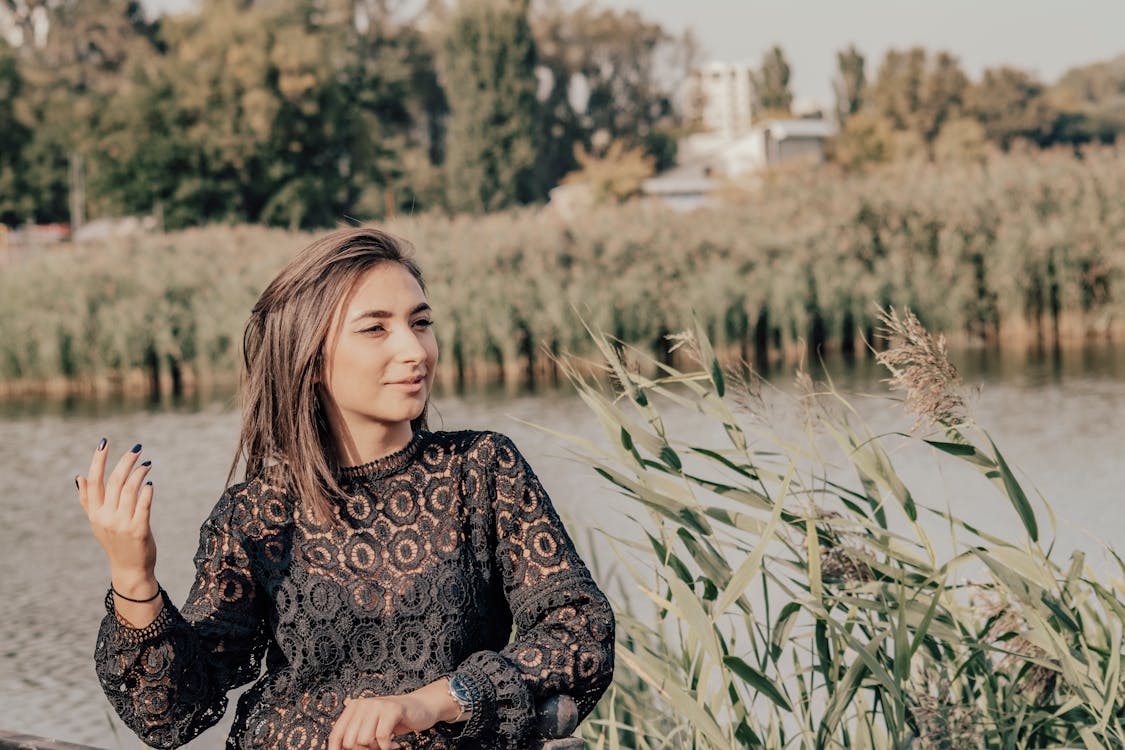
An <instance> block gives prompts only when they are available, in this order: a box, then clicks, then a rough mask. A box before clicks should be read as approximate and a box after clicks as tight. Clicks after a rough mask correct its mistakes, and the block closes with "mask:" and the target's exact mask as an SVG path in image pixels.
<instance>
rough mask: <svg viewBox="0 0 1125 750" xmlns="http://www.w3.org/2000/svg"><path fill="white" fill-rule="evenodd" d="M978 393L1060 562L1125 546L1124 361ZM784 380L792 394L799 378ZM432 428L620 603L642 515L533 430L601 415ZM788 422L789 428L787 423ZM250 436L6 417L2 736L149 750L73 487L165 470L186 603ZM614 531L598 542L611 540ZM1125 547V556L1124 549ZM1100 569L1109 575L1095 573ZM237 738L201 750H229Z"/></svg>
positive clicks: (591, 429) (585, 425) (951, 493)
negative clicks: (130, 461)
mask: <svg viewBox="0 0 1125 750" xmlns="http://www.w3.org/2000/svg"><path fill="white" fill-rule="evenodd" d="M955 361H956V362H957V364H958V366H959V367H960V368H961V369H962V372H963V373H964V376H965V380H966V382H968V383H969V384H970V385H974V386H979V392H977V393H976V395H974V396H972V398H971V400H970V403H971V406H972V408H973V411H974V413H975V415H976V417H977V419H978V421H979V422H980V423H981V424H983V425H985V426H986V427H987V428H988V429H989V431H990V434H991V435H992V436H993V438H994V439H995V440H996V442H997V444H998V445H999V446H1000V447H1001V448H1002V449H1003V451H1004V454H1005V457H1006V458H1007V459H1008V461H1009V463H1011V464H1012V465H1013V466H1015V467H1018V468H1019V469H1022V470H1023V471H1024V476H1025V477H1026V480H1027V483H1028V485H1029V487H1030V486H1034V487H1035V488H1037V489H1038V490H1039V491H1041V492H1042V494H1043V495H1044V496H1045V497H1047V498H1049V499H1050V501H1051V503H1052V505H1053V507H1054V509H1055V511H1056V513H1057V514H1058V516H1059V519H1060V529H1059V546H1060V547H1061V548H1062V551H1063V552H1065V551H1066V550H1067V549H1070V548H1073V547H1077V546H1088V544H1089V542H1088V539H1089V537H1090V536H1093V537H1096V538H1098V539H1101V540H1106V541H1108V542H1110V543H1115V542H1117V540H1119V539H1121V538H1122V535H1123V534H1125V510H1123V509H1122V501H1123V500H1125V492H1123V490H1122V489H1121V487H1122V480H1123V479H1125V471H1123V470H1122V468H1121V452H1122V446H1125V350H1123V349H1118V350H1116V351H1114V350H1110V349H1093V350H1081V351H1067V352H1061V353H1055V354H1052V355H1047V356H1039V357H1036V356H1032V355H1026V356H1024V355H1021V356H1014V355H1010V356H1004V357H1001V356H997V355H987V354H983V353H965V354H961V355H958V356H957V357H955ZM833 377H834V378H835V379H836V382H837V385H838V386H840V387H842V388H843V389H845V390H848V391H852V392H860V393H872V392H875V393H884V392H885V391H884V386H882V385H881V384H880V382H879V378H880V377H882V373H881V372H880V371H878V370H877V369H876V368H874V367H873V366H871V365H869V364H867V363H863V364H860V365H856V366H854V367H851V368H842V367H833ZM772 378H773V379H774V381H775V382H778V383H780V384H781V387H782V391H785V390H786V388H787V386H786V381H787V380H788V379H789V378H788V375H786V374H784V373H774V374H772ZM766 400H767V408H768V410H769V411H770V412H771V414H773V415H774V416H775V417H776V418H778V419H779V420H782V421H784V420H785V419H788V416H787V412H786V409H785V408H784V406H783V404H784V403H785V397H784V395H783V394H775V395H770V396H768V397H767V399H766ZM858 403H859V405H860V408H861V411H862V412H863V414H864V415H865V416H866V417H867V418H868V419H870V421H871V423H872V425H873V427H874V428H875V429H877V430H890V429H903V428H906V427H909V425H910V422H911V420H910V419H909V418H907V417H903V416H902V415H901V414H900V413H898V412H897V411H896V410H895V409H894V408H893V407H890V406H888V405H887V404H886V403H885V402H883V401H876V400H873V399H870V398H860V399H858ZM435 406H436V409H435V411H434V416H433V419H432V426H433V427H434V428H435V429H437V428H446V429H458V428H488V429H496V430H500V431H502V432H505V433H507V434H509V435H510V436H512V438H513V439H514V440H515V442H516V444H517V445H518V446H519V447H520V448H521V450H522V451H523V452H524V454H525V455H526V456H527V457H528V459H529V461H530V462H531V464H532V466H534V467H535V469H536V471H537V473H538V474H539V476H540V478H541V479H542V480H543V483H544V485H545V487H546V488H547V490H548V491H549V492H550V493H551V496H552V498H553V499H554V502H555V504H556V506H557V507H558V508H559V510H560V512H561V513H562V514H563V516H564V518H565V519H566V520H567V524H568V530H569V531H570V532H571V535H572V536H573V537H574V538H575V540H576V543H577V544H578V546H579V548H580V549H581V550H582V551H583V554H584V555H587V553H591V550H592V553H591V554H589V556H588V559H591V560H593V559H596V560H597V561H598V562H599V563H600V569H604V570H600V572H599V573H598V577H599V580H600V581H601V583H602V585H603V587H605V588H606V590H607V591H609V592H610V594H611V596H612V595H613V593H614V591H615V590H616V584H618V583H620V581H619V580H618V579H616V577H615V572H614V571H613V569H612V566H611V565H609V564H608V562H609V560H610V554H611V553H610V551H609V547H608V545H607V544H606V542H605V539H604V537H602V536H600V531H607V532H609V533H611V534H614V535H620V536H633V535H635V534H636V533H637V528H636V526H635V525H634V523H633V522H632V521H630V520H629V519H628V518H627V517H626V516H625V513H626V512H632V513H634V514H635V511H636V509H635V507H634V506H633V505H631V504H630V502H629V501H628V500H626V499H625V498H623V497H621V496H620V495H619V494H617V493H616V492H615V491H614V490H613V489H612V488H609V487H607V485H606V482H604V481H603V480H601V479H600V478H599V477H597V476H596V475H594V474H593V472H591V471H590V470H589V469H584V468H583V467H582V466H581V465H579V464H577V463H576V462H574V461H573V460H572V458H571V457H570V455H569V453H568V448H567V446H566V445H565V444H563V443H562V442H561V441H560V440H559V439H557V438H555V437H553V436H550V435H548V434H546V433H544V432H542V431H539V430H537V429H535V428H533V427H530V426H528V425H526V424H524V423H523V422H522V421H521V420H524V421H528V422H533V423H537V424H542V425H547V426H550V427H551V428H553V429H557V430H560V431H562V432H567V433H573V434H579V435H583V436H586V437H589V438H591V439H594V440H595V441H598V442H603V441H604V436H603V433H602V431H601V428H600V426H599V425H598V424H597V423H596V421H595V418H594V417H593V415H592V413H590V412H589V411H588V410H587V409H586V407H585V406H584V405H583V404H582V403H581V402H580V401H579V400H578V399H576V398H575V397H574V396H572V395H570V394H569V393H568V392H553V393H546V394H536V395H531V394H528V395H512V396H504V395H501V394H480V395H474V396H471V397H470V396H455V395H448V396H445V397H442V398H439V399H437V400H436V401H435ZM775 410H776V413H774V411H775ZM669 422H670V423H671V424H672V425H673V432H674V434H675V435H677V436H682V438H683V439H685V440H693V441H698V442H700V443H701V444H710V445H721V444H722V435H721V433H719V432H717V430H716V428H715V426H714V425H711V424H709V423H707V422H705V421H704V420H702V419H701V418H700V417H699V416H698V415H694V414H691V413H686V412H683V411H682V410H671V411H670V412H669ZM236 430H237V415H236V414H235V413H234V412H233V411H232V409H231V407H230V401H229V399H224V398H218V399H208V400H203V401H196V402H193V403H187V404H179V405H170V404H164V405H152V404H148V403H146V402H144V401H118V402H115V403H106V402H102V403H89V402H53V403H28V402H22V403H7V404H3V405H2V406H0V449H2V450H0V477H3V479H4V482H3V484H2V485H0V486H3V488H4V490H3V498H2V500H0V570H3V575H2V576H0V601H3V603H4V610H3V612H4V614H3V617H0V644H3V645H2V646H0V729H5V730H9V731H22V732H28V733H33V734H40V735H46V736H51V737H55V738H57V739H62V740H68V741H71V742H81V743H88V744H92V745H96V746H99V747H106V748H117V747H121V748H134V747H140V746H141V745H140V742H139V741H138V740H137V739H136V738H134V737H133V736H132V735H131V734H130V733H129V731H128V730H127V729H125V728H124V727H123V726H121V725H120V724H119V723H118V722H117V721H116V718H115V717H112V716H111V713H110V709H109V706H108V703H107V702H106V701H105V699H104V697H103V696H102V693H101V690H100V688H99V686H98V684H97V681H96V679H95V676H94V672H93V662H92V652H93V645H94V637H95V635H96V632H97V626H98V621H99V619H100V618H101V616H102V614H103V612H104V610H103V609H102V596H103V594H104V592H105V586H106V583H107V567H106V564H105V561H104V558H103V555H102V552H101V550H100V548H99V547H98V546H97V543H96V542H95V541H94V539H93V537H92V536H91V535H90V532H89V527H88V525H87V523H86V521H85V518H84V516H83V514H82V510H81V508H80V507H79V505H78V502H77V497H76V494H75V491H74V483H73V481H72V478H73V476H74V474H75V473H78V472H83V473H85V471H86V467H87V465H88V463H89V458H90V454H91V451H92V450H93V448H94V446H95V445H96V443H97V441H98V439H99V438H101V437H102V436H103V435H104V436H106V437H108V438H109V439H110V441H111V443H112V446H111V456H112V455H117V454H119V453H120V452H122V451H124V450H126V449H127V448H128V447H129V446H131V445H132V444H133V443H134V442H141V443H143V444H144V454H145V456H146V457H148V458H151V459H152V460H153V462H154V470H153V474H152V478H153V480H154V482H155V483H156V486H157V492H156V500H155V504H154V510H153V526H154V532H155V534H156V539H157V544H158V546H159V550H160V555H159V561H158V564H157V575H158V577H159V579H160V580H161V581H162V583H163V584H164V586H165V587H166V588H167V589H168V591H169V593H170V594H171V595H172V598H173V600H175V601H182V600H183V598H184V597H185V596H186V594H187V590H188V586H189V584H190V582H191V576H192V572H193V571H192V568H191V556H192V554H193V553H194V551H195V545H196V541H197V538H198V528H199V523H200V521H201V520H202V518H203V517H204V516H205V515H206V514H207V512H208V511H209V510H210V508H211V507H212V505H213V504H214V502H215V500H216V499H217V498H218V496H219V494H220V492H221V491H222V489H223V480H224V479H225V477H226V474H227V469H228V464H229V460H230V456H231V453H232V451H233V449H234V442H235V437H236ZM894 461H895V465H896V468H898V469H899V470H900V472H901V473H902V474H903V476H904V478H905V480H906V481H907V483H908V485H909V486H910V487H911V489H912V491H913V492H914V493H915V495H916V496H918V497H919V499H920V500H921V501H924V502H929V503H930V504H933V505H942V504H944V503H948V504H949V505H950V507H952V508H953V509H954V510H955V511H957V512H961V513H964V514H965V515H970V516H971V517H972V518H973V519H974V521H979V522H980V523H981V525H983V526H985V527H986V528H989V529H993V530H996V531H998V532H1000V533H1004V532H1005V531H1008V532H1011V531H1015V530H1016V529H1017V528H1018V526H1017V525H1016V524H1017V523H1018V521H1017V520H1016V517H1015V515H1014V513H1013V512H1012V511H1011V508H1010V507H1008V506H1006V505H1005V504H1004V503H1003V502H1002V501H1001V500H1000V499H999V496H998V495H997V494H996V493H995V491H994V490H993V488H992V487H991V485H990V484H989V483H988V482H987V481H985V480H983V479H982V478H981V477H980V476H979V475H976V474H974V473H972V472H964V471H959V470H958V468H959V467H958V466H957V465H956V463H955V462H942V463H941V464H936V463H935V462H934V461H933V459H932V457H931V456H929V455H927V454H926V453H925V452H924V451H923V452H917V451H910V452H904V453H901V454H896V455H895V456H894ZM595 529H598V530H600V531H598V532H595V531H594V530H595ZM1117 546H1121V545H1120V544H1118V545H1117ZM1094 562H1095V563H1096V561H1094ZM227 726H228V725H227V723H226V722H223V723H222V724H220V725H219V726H218V727H216V728H214V729H212V730H209V731H208V732H207V733H205V734H204V735H202V736H201V737H200V738H199V739H198V740H196V741H195V742H194V743H192V745H191V747H194V748H211V747H220V746H221V745H222V742H223V739H224V737H225V735H226V727H227Z"/></svg>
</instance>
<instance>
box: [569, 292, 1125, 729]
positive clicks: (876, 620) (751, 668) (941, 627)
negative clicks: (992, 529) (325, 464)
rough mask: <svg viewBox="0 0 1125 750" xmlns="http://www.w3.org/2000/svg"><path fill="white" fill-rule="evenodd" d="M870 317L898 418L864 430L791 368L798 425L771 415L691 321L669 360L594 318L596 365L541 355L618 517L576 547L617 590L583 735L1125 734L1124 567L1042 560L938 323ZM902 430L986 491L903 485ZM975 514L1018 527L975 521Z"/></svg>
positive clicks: (831, 395) (1045, 548)
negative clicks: (549, 362) (673, 419)
mask: <svg viewBox="0 0 1125 750" xmlns="http://www.w3.org/2000/svg"><path fill="white" fill-rule="evenodd" d="M878 322H879V326H880V328H881V329H883V333H884V335H885V337H886V338H887V339H888V341H890V342H891V344H890V346H889V347H888V349H886V350H885V351H884V352H881V353H880V354H879V355H878V356H879V358H880V361H881V362H882V363H883V364H884V365H885V366H886V367H887V368H888V370H889V372H890V380H891V382H892V385H893V386H894V387H895V388H897V389H899V390H901V391H902V392H903V394H904V399H903V403H904V404H905V405H906V407H907V408H908V409H909V410H911V411H912V412H913V413H914V414H915V415H916V416H917V417H918V419H919V422H918V424H917V425H916V431H914V432H906V431H904V432H900V433H894V434H882V435H877V434H873V433H872V432H871V431H870V429H869V428H868V427H867V426H866V425H865V423H864V422H863V420H861V419H860V418H859V416H858V413H857V411H856V409H855V408H854V406H853V405H852V404H851V403H850V402H849V400H848V399H847V398H845V397H844V396H842V395H841V394H839V393H838V392H836V391H835V390H834V389H833V388H832V387H831V385H830V384H828V385H824V384H814V383H813V382H812V380H811V379H810V378H809V377H808V376H807V375H804V374H801V375H799V377H798V381H799V383H800V385H801V388H800V389H799V391H798V393H797V395H796V396H793V398H794V399H795V403H794V407H795V409H796V411H797V412H798V413H801V414H803V415H804V422H803V424H804V427H803V430H802V431H800V432H799V433H798V434H796V435H791V434H789V432H787V431H786V430H783V429H781V428H779V427H777V426H775V425H774V424H772V422H771V417H770V411H768V410H765V409H763V408H762V399H761V392H762V388H763V387H765V386H764V385H763V383H762V382H761V381H760V380H757V379H755V378H754V377H753V376H752V374H748V372H747V371H746V370H745V369H732V368H724V367H723V366H722V365H721V364H720V361H719V359H718V357H717V356H716V355H715V352H714V349H713V347H712V344H711V342H710V340H709V338H708V336H707V334H706V331H705V330H704V328H705V327H704V325H703V324H702V322H701V321H695V322H694V324H693V327H692V329H691V330H690V331H689V332H688V333H687V334H685V335H681V336H678V337H677V340H678V342H679V343H681V344H682V345H683V348H684V349H686V350H688V351H690V352H691V354H692V357H693V360H694V362H695V364H696V366H695V367H694V368H692V369H690V370H689V369H685V370H679V369H676V368H672V367H668V366H662V365H660V364H659V363H658V362H655V361H651V360H650V361H648V362H645V361H644V358H645V356H646V355H645V354H644V353H643V352H640V351H635V350H633V351H630V356H631V357H632V358H634V359H635V360H636V361H638V362H639V363H640V365H641V366H640V367H635V366H632V365H630V363H629V361H628V359H627V358H625V357H623V356H622V354H621V351H622V350H621V342H618V341H615V340H613V339H612V337H610V336H607V335H606V334H604V333H602V332H595V333H594V334H592V340H593V342H594V344H595V345H596V347H597V349H598V351H599V352H600V355H601V360H602V361H604V363H605V370H606V371H607V373H608V374H609V376H610V377H609V378H608V381H607V379H605V378H602V379H597V378H592V377H589V376H587V375H584V374H583V372H582V371H580V370H579V369H576V368H571V367H570V366H569V365H567V364H566V363H565V362H564V366H566V367H567V376H568V379H569V380H570V381H571V382H572V383H573V384H574V386H575V387H576V389H577V391H578V393H579V395H580V396H581V397H582V399H583V400H584V401H585V403H586V404H587V405H588V406H589V408H590V409H591V410H592V411H593V412H594V413H595V414H596V415H597V416H598V418H599V419H600V421H601V423H602V425H603V426H604V428H605V435H606V441H605V442H604V445H598V444H595V443H594V442H592V441H586V440H583V439H578V438H571V440H572V442H573V443H574V444H575V445H576V446H578V452H579V453H580V454H581V460H582V461H583V462H584V463H587V464H588V465H589V466H590V467H591V468H592V469H593V470H594V471H596V472H597V473H598V474H599V475H601V476H602V477H603V478H604V479H606V480H607V482H608V483H610V485H611V486H612V487H613V488H614V489H616V490H618V491H619V493H620V495H621V496H623V498H624V499H623V500H622V502H623V503H624V504H625V511H626V513H627V514H628V515H629V517H630V518H634V519H636V522H637V530H638V531H639V532H640V533H638V534H637V535H635V536H629V537H626V536H614V535H609V537H608V538H609V541H610V542H611V544H612V545H613V547H614V549H615V550H616V554H615V555H614V557H613V559H612V561H610V560H604V559H603V560H601V561H598V560H596V559H595V560H594V563H593V567H594V568H595V569H597V568H598V567H599V566H598V565H597V563H598V562H603V563H606V565H603V566H602V568H603V570H602V571H599V572H598V577H599V579H600V580H609V579H611V578H612V579H615V582H616V583H619V584H621V586H622V590H623V591H628V592H629V594H630V595H628V596H619V597H616V599H617V600H616V601H615V610H616V612H617V614H618V643H617V652H616V653H617V665H618V666H617V671H616V674H615V680H614V684H613V686H612V688H611V689H610V691H609V692H608V693H607V697H606V698H605V699H603V701H602V702H601V703H600V704H599V706H598V707H597V709H596V711H595V713H594V714H593V715H592V716H591V718H590V719H588V720H587V722H586V723H585V724H584V729H583V731H584V732H585V739H586V741H587V746H588V747H590V748H594V749H597V750H601V749H603V748H611V749H614V750H616V748H640V749H644V750H649V749H650V748H651V749H654V750H655V749H657V748H661V749H663V748H691V749H692V750H703V749H707V750H716V749H719V748H722V749H724V750H725V749H727V748H730V749H732V750H733V748H747V747H750V748H756V747H763V748H783V747H785V748H809V749H812V748H817V749H820V748H878V749H880V750H881V749H883V748H895V749H898V748H934V749H936V748H996V749H997V750H999V749H1000V748H1047V747H1060V748H1061V747H1083V748H1090V749H1092V748H1121V747H1123V746H1125V729H1123V724H1122V719H1123V717H1125V695H1123V692H1122V690H1121V686H1122V679H1121V661H1122V655H1123V651H1125V649H1123V644H1122V637H1123V636H1122V634H1123V631H1125V606H1123V605H1122V594H1123V593H1125V583H1123V580H1125V563H1123V562H1122V559H1121V557H1120V556H1118V554H1117V553H1115V552H1114V551H1113V550H1111V549H1104V550H1102V552H1104V553H1106V559H1107V560H1109V561H1111V562H1110V564H1111V565H1112V567H1113V574H1112V578H1111V579H1107V578H1105V577H1103V576H1100V575H1099V573H1098V572H1097V571H1096V570H1095V569H1094V567H1093V566H1092V565H1091V564H1090V563H1089V562H1088V555H1087V554H1086V553H1085V552H1082V551H1078V552H1075V553H1074V554H1073V555H1072V556H1071V557H1070V558H1069V559H1068V560H1061V561H1060V560H1059V559H1058V555H1057V554H1053V553H1052V549H1053V540H1052V539H1051V538H1050V536H1051V526H1050V524H1049V523H1046V521H1051V520H1052V519H1053V515H1052V514H1051V512H1050V508H1049V506H1047V505H1046V503H1045V501H1044V503H1043V505H1042V506H1039V505H1038V504H1035V503H1033V502H1031V501H1030V500H1029V496H1028V495H1029V493H1028V492H1026V491H1025V489H1024V487H1023V484H1022V483H1021V481H1020V480H1019V478H1017V476H1016V475H1015V473H1014V472H1013V471H1012V470H1011V468H1010V467H1009V465H1008V463H1007V462H1006V461H1005V459H1004V457H1003V455H1002V454H1001V452H1000V450H999V449H998V448H997V446H996V445H995V444H994V443H993V441H992V439H991V438H990V437H989V435H988V433H987V432H986V431H985V430H984V429H983V428H981V427H980V426H979V425H977V424H976V423H975V422H974V421H973V419H972V417H971V414H969V413H968V409H967V407H966V405H965V402H964V400H963V399H962V398H961V396H960V389H961V384H960V381H959V378H958V376H957V373H956V370H955V369H954V368H953V367H952V366H951V365H950V364H949V362H948V360H947V358H946V357H945V344H944V341H943V340H942V339H937V338H934V337H932V336H931V335H930V334H928V333H927V332H926V330H925V329H924V328H923V327H922V326H921V324H920V323H919V322H918V320H917V318H916V317H914V316H913V314H911V313H906V314H901V315H900V314H898V313H896V312H894V310H887V311H886V312H884V313H883V314H882V316H881V317H880V319H879V321H878ZM650 367H652V368H657V369H659V370H660V374H659V375H658V376H655V377H650V376H648V375H646V374H644V373H645V371H646V370H648V369H649V368H650ZM888 403H890V402H888ZM671 406H676V407H680V408H685V409H688V410H692V411H698V412H700V413H702V414H703V415H705V416H706V417H707V418H708V419H709V420H710V421H711V422H712V423H713V425H714V430H713V433H714V435H715V443H714V444H706V445H701V444H695V443H685V442H683V441H680V440H677V439H676V436H675V434H674V433H673V431H672V430H670V429H669V428H668V427H667V420H666V419H665V414H664V413H663V412H664V411H666V410H667V409H668V408H669V407H671ZM888 408H895V409H898V408H899V406H898V405H896V404H891V406H889V407H888ZM911 445H917V446H925V447H926V448H927V450H932V451H933V453H934V454H935V457H940V458H944V459H945V460H948V461H961V462H965V464H966V465H967V466H968V467H971V469H972V470H975V471H979V472H980V473H981V474H983V475H984V477H986V478H987V479H988V480H990V481H991V483H992V484H993V485H994V486H995V489H996V495H995V498H996V504H995V505H994V506H993V507H981V508H980V510H979V513H980V514H981V515H980V516H979V517H976V518H960V517H957V516H956V515H954V514H953V513H951V512H950V511H949V510H948V509H947V507H945V505H944V504H943V503H942V502H940V498H936V497H935V493H934V492H933V491H932V490H930V489H929V488H917V487H916V488H913V489H911V488H908V487H907V485H906V484H905V483H904V481H903V480H902V479H901V478H900V476H899V475H898V474H897V473H896V471H895V468H894V465H893V461H892V459H891V456H892V455H894V454H895V453H896V452H898V451H901V450H904V449H908V448H909V447H910V446H911ZM997 513H1002V514H1008V515H1009V517H1010V519H1011V520H1012V522H1013V523H1012V524H1011V525H1012V526H1014V527H1015V528H1016V529H1018V531H1017V532H1016V533H1011V534H1005V535H1004V537H1003V538H1000V537H999V536H994V535H991V534H990V533H988V532H986V531H985V530H983V529H982V528H980V526H981V522H982V521H983V520H984V516H985V515H993V514H997ZM638 540H639V541H638ZM608 564H612V568H610V567H609V565H608ZM611 571H612V575H611ZM607 589H608V590H609V591H610V593H611V595H612V593H613V589H612V588H608V587H607Z"/></svg>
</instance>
